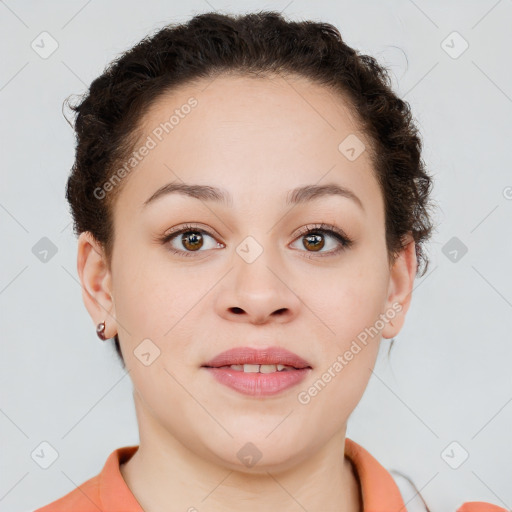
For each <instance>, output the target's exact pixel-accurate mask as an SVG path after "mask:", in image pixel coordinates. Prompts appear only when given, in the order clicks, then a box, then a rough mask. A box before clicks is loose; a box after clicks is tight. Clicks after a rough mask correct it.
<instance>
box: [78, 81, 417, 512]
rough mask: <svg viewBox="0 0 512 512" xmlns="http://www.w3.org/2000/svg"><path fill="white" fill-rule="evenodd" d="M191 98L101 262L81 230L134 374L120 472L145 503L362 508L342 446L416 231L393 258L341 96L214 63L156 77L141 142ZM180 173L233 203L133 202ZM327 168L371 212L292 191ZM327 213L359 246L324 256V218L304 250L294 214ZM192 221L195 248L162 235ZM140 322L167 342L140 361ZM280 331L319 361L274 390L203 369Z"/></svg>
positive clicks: (132, 194) (97, 316) (126, 201)
mask: <svg viewBox="0 0 512 512" xmlns="http://www.w3.org/2000/svg"><path fill="white" fill-rule="evenodd" d="M191 96H194V97H195V98H196V99H197V100H198V106H197V107H196V108H195V109H193V110H192V112H191V113H190V114H189V115H188V116H185V117H184V119H182V120H180V123H179V125H177V126H176V127H175V128H174V129H173V131H172V132H170V133H169V134H167V135H166V136H165V137H164V138H163V140H162V141H161V142H159V143H158V145H157V147H155V148H154V149H152V150H151V151H150V152H149V154H148V155H147V156H146V157H145V158H144V160H143V161H142V162H141V163H139V164H138V165H137V167H136V168H135V169H134V170H133V171H132V172H131V173H130V175H129V176H127V177H125V178H124V182H123V183H122V190H121V193H120V195H119V197H118V199H117V201H116V203H115V207H114V226H115V242H114V250H113V255H112V261H111V266H110V267H109V265H108V262H107V261H106V259H105V255H104V252H103V250H102V247H101V245H100V244H98V243H97V242H96V241H95V240H94V238H93V237H92V236H91V235H90V233H87V232H86V233H82V235H81V236H80V237H79V242H78V272H79V276H80V280H81V283H82V286H83V298H84V303H85V305H86V307H87V309H88V311H89V313H90V315H91V318H92V319H93V321H94V324H95V325H96V324H97V323H99V322H101V321H103V320H105V321H106V325H107V328H106V335H107V337H113V336H114V335H115V333H116V332H118V333H119V337H120V343H121V347H122V351H123V354H124V358H125V361H126V366H127V369H128V370H129V371H130V377H131V379H132V382H133V388H134V391H133V396H134V402H135V408H136V413H137V420H138V425H139V432H140V444H139V450H138V451H137V452H136V454H135V455H134V456H133V457H132V459H131V460H130V461H129V462H128V463H126V464H125V465H122V466H121V473H122V475H123V477H124V479H125V481H126V482H127V484H128V486H129V488H130V489H131V490H132V492H133V494H134V495H135V497H136V498H137V500H138V501H139V502H140V504H141V505H142V507H143V508H144V510H145V511H146V512H160V511H164V510H165V511H168V510H184V511H185V510H189V509H190V507H196V508H197V510H200V511H201V512H206V511H221V510H222V511H226V510H233V511H234V510H236V511H237V512H245V511H251V512H254V511H257V510H258V511H260V510H267V509H268V510H274V509H278V510H280V511H283V512H292V511H293V512H295V511H302V510H304V509H303V507H304V508H305V509H307V510H308V511H310V512H325V511H329V510H333V511H334V510H336V511H339V510H345V511H350V512H355V511H360V510H362V504H361V501H360V500H361V497H360V495H359V486H358V482H357V478H356V475H355V473H354V468H353V467H352V465H351V463H350V462H349V460H348V459H347V458H346V457H345V458H344V457H342V456H340V454H341V453H343V448H344V443H345V435H346V426H347V420H348V418H349V416H350V414H351V413H352V411H353V410H354V409H355V407H356V405H357V404H358V402H359V401H360V399H361V397H362V395H363V393H364V391H365V388H366V386H367V384H368V381H369V378H370V376H371V370H372V369H373V367H374V364H375V360H376V357H377V354H378V350H379V345H380V341H381V338H385V339H390V338H392V337H394V336H396V335H397V334H398V333H399V331H400V330H401V328H402V326H403V323H404V320H405V315H406V312H407V310H408V308H409V304H410V299H411V291H412V287H413V282H414V278H415V273H416V265H417V262H416V256H415V250H414V241H412V239H410V241H409V243H408V245H407V246H406V248H405V249H403V250H402V252H401V253H400V254H399V256H398V258H397V259H396V260H395V262H394V264H393V265H392V266H391V267H390V265H389V262H388V259H387V253H386V243H385V230H384V203H383V198H382V195H381V192H380V189H379V187H378V184H377V181H376V179H375V177H374V174H373V170H372V165H371V162H370V156H369V152H368V151H364V152H363V153H362V154H361V155H360V156H359V157H358V158H357V159H356V160H354V161H350V160H348V159H347V158H346V157H345V156H344V155H343V154H342V153H341V152H340V151H339V150H338V145H339V144H340V142H341V141H343V140H344V139H345V137H347V136H348V135H350V134H356V135H357V137H359V139H360V140H362V141H363V142H364V143H365V145H366V147H367V148H368V147H369V143H368V140H367V139H366V138H365V136H364V134H363V133H361V132H360V131H359V128H358V126H357V125H356V124H355V121H354V116H353V115H351V113H350V111H349V110H348V107H347V104H346V103H345V102H344V100H343V99H342V98H341V96H338V95H334V94H333V93H332V92H330V91H328V90H327V89H326V88H325V87H323V86H319V85H316V84H312V83H310V82H308V81H306V80H304V79H301V78H297V77H295V78H293V79H292V78H291V77H287V78H286V79H285V78H282V77H281V78H277V77H274V78H269V77H267V78H258V79H255V78H243V77H235V76H220V77H217V78H216V79H215V80H213V81H212V82H211V83H210V81H203V82H197V83H195V84H188V85H187V86H183V87H181V88H179V89H177V90H174V91H173V92H172V93H166V95H165V96H164V97H162V98H160V99H159V101H158V102H157V103H155V104H154V105H153V106H152V108H151V109H150V110H148V112H147V114H146V115H145V117H144V122H143V128H144V130H143V133H142V136H141V140H142V141H143V140H146V137H147V135H148V134H151V131H152V130H153V129H154V128H155V127H157V126H158V125H159V123H161V122H163V121H165V120H166V119H168V118H169V115H170V114H169V113H170V112H172V111H173V110H174V109H175V108H179V107H180V106H181V105H183V104H185V103H186V102H187V100H188V99H189V98H190V97H191ZM173 181H175V182H186V183H189V184H201V185H211V186H217V187H222V188H224V189H226V190H228V191H229V192H230V193H231V194H232V196H233V204H232V206H231V207H228V206H225V205H221V204H220V203H219V204H217V203H215V202H211V201H202V200H199V199H195V198H191V197H186V196H182V195H177V194H169V195H166V196H163V197H161V198H160V199H158V200H157V201H155V202H154V203H153V204H151V205H149V206H148V207H147V208H143V206H142V205H143V203H144V201H145V200H146V199H147V198H148V197H150V196H151V195H152V194H153V193H154V192H155V191H156V190H157V189H158V188H159V187H161V186H162V185H165V184H167V183H169V182H173ZM326 183H336V184H338V185H340V186H344V187H347V188H349V189H351V190H352V191H353V192H354V193H355V194H356V195H357V196H358V197H359V198H360V200H361V202H362V204H363V206H364V211H363V210H362V209H360V208H359V207H358V206H357V204H356V202H354V201H352V200H350V199H348V198H344V197H336V196H325V197H322V198H321V199H318V200H316V201H312V202H309V203H304V204H300V205H296V206H295V207H293V208H292V207H291V206H289V205H286V204H285V200H286V195H287V192H288V191H289V190H290V189H292V188H295V187H297V186H302V185H306V184H319V185H322V184H326ZM321 222H327V223H331V224H334V225H335V226H337V227H339V228H340V229H342V230H343V231H344V232H345V233H346V234H347V235H348V236H349V237H350V238H352V239H353V240H354V244H353V245H352V246H351V247H350V248H348V249H347V248H346V249H342V250H341V252H338V253H337V254H332V251H334V250H336V248H338V247H339V242H337V241H336V239H335V238H332V236H331V235H328V234H324V235H323V237H322V238H321V240H323V242H324V243H325V246H324V247H323V248H322V249H321V251H320V252H317V251H314V250H313V249H312V247H314V245H311V244H309V245H308V244H307V240H306V237H305V235H300V234H299V233H298V230H299V229H300V228H302V227H304V226H306V225H308V224H317V223H321ZM186 223H191V224H200V226H199V229H200V232H201V234H202V236H203V245H202V246H201V244H199V246H197V245H196V246H194V245H190V244H189V245H187V244H186V243H185V245H184V244H183V243H182V236H181V235H178V236H177V237H176V238H175V239H174V241H172V242H171V241H169V242H167V244H163V243H160V242H157V241H155V239H157V238H158V237H162V236H163V235H164V234H165V233H166V232H167V231H169V229H170V228H173V227H176V228H178V229H179V228H180V227H183V225H184V224H186ZM205 231H207V232H208V234H206V233H205ZM247 236H252V237H253V238H254V239H255V240H256V241H257V242H258V243H259V244H260V246H261V247H262V248H263V252H262V254H261V255H260V256H259V257H258V258H257V259H256V260H255V261H254V262H253V263H250V264H249V263H247V262H246V261H245V260H244V259H242V258H241V257H240V256H239V255H238V254H237V252H236V248H237V246H238V245H239V244H240V243H241V242H242V241H243V240H244V239H245V237H247ZM217 242H220V243H221V244H222V246H221V247H219V246H218V245H217ZM304 242H306V245H305V246H304ZM171 244H172V246H173V247H174V248H175V249H181V250H182V251H187V250H188V252H189V254H191V256H190V257H186V256H179V255H176V254H173V253H172V252H170V250H169V247H170V245H171ZM191 247H192V249H191ZM193 247H200V248H199V249H198V250H196V251H195V252H194V250H193ZM329 252H331V254H332V255H330V256H329V255H327V254H328V253H329ZM321 253H323V254H325V256H324V257H322V255H321ZM307 256H310V257H311V258H308V257H307ZM393 304H401V305H402V309H401V311H399V312H398V313H396V315H395V316H394V318H393V319H392V321H391V322H386V323H385V326H384V327H383V328H382V329H381V330H380V331H379V334H378V335H377V336H374V337H373V338H371V339H370V340H369V341H368V343H367V344H366V345H361V346H363V347H364V348H363V349H362V350H361V351H359V352H358V353H357V355H355V356H354V357H353V359H352V360H351V361H350V362H349V363H348V364H347V365H346V366H345V367H344V368H343V370H342V371H341V372H339V373H338V374H337V375H336V377H335V378H333V379H332V380H331V381H330V382H329V383H328V384H327V385H326V386H325V388H324V389H322V390H321V392H319V393H318V394H317V395H316V396H315V397H314V398H312V399H311V401H310V402H309V403H308V404H301V403H300V402H299V401H298V400H297V394H298V392H300V391H302V390H307V389H308V388H309V387H310V386H311V385H312V384H313V382H315V381H316V380H317V379H318V378H320V377H321V375H322V374H323V373H324V372H325V371H326V370H327V369H328V368H329V367H330V366H331V365H332V364H333V363H334V362H335V361H336V358H337V356H338V355H340V354H343V353H344V352H345V351H346V350H348V349H349V347H350V346H351V343H352V342H353V341H354V340H356V339H357V336H358V334H359V333H361V332H362V331H364V329H365V328H368V327H370V326H373V325H374V324H375V322H376V320H377V319H378V318H379V315H381V314H386V312H387V311H389V310H390V309H391V308H392V306H393ZM235 308H238V309H235ZM146 338H149V339H150V340H152V342H153V343H154V344H155V345H156V346H158V348H159V349H160V356H159V357H158V358H157V359H156V360H155V361H154V362H153V363H152V364H150V365H149V366H145V365H144V364H142V363H141V362H140V361H139V359H138V358H137V357H136V356H135V355H134V350H135V349H136V348H137V347H138V345H139V344H140V343H141V341H142V340H144V339H146ZM273 345H277V346H281V347H285V348H287V349H289V350H291V351H293V352H295V353H296V354H298V355H299V356H301V357H303V358H304V359H306V360H307V361H308V362H309V363H310V364H311V366H312V367H313V370H312V371H311V372H310V374H309V375H308V377H307V379H306V380H305V381H304V382H302V383H301V384H299V385H298V386H295V387H293V388H290V389H288V390H286V391H284V392H281V393H280V394H278V395H275V396H272V397H266V398H254V397H249V396H246V395H242V394H240V393H238V392H236V391H234V390H232V389H230V388H228V387H225V386H223V385H222V384H219V383H217V382H216V381H215V380H214V379H213V378H212V376H211V375H210V374H209V373H208V372H207V371H206V370H205V369H204V368H201V365H202V364H204V363H205V362H207V361H208V360H209V359H211V358H213V357H214V356H215V355H217V354H218V353H220V352H222V351H224V350H226V349H229V348H232V347H235V346H251V347H255V348H265V347H269V346H273ZM249 441H250V442H252V443H253V444H254V445H256V447H257V448H258V449H259V451H260V452H261V453H262V458H261V459H260V460H259V461H258V463H257V464H256V465H255V466H253V467H252V468H249V467H246V466H245V465H244V464H243V463H242V462H241V461H240V460H239V459H238V457H237V452H238V450H239V449H240V448H242V447H243V446H244V445H245V444H246V443H247V442H249ZM205 498H206V499H205ZM203 500H204V501H203ZM190 510H194V509H190Z"/></svg>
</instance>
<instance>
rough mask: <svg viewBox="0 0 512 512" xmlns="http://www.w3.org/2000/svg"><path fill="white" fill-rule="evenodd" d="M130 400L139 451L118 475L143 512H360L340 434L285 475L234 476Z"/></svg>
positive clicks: (356, 486)
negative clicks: (183, 441)
mask: <svg viewBox="0 0 512 512" xmlns="http://www.w3.org/2000/svg"><path fill="white" fill-rule="evenodd" d="M134 396H135V403H136V409H137V418H138V421H139V430H140V443H139V449H138V450H137V452H136V453H135V454H134V455H133V457H132V458H131V459H130V460H129V461H128V462H127V463H126V464H123V465H121V467H120V470H121V474H122V476H123V478H124V480H125V482H126V484H127V485H128V487H129V488H130V490H131V492H132V493H133V494H134V496H135V498H136V499H137V501H138V502H139V503H140V505H141V506H142V508H143V509H144V511H145V512H164V511H165V512H167V511H168V510H184V511H189V510H190V511H195V510H209V511H211V512H217V511H219V512H220V511H224V512H225V511H229V510H233V511H235V510H236V512H255V511H260V510H266V509H268V510H272V509H278V510H280V512H295V511H297V510H300V509H302V510H308V512H324V511H325V510H339V511H344V512H362V510H363V508H362V500H361V495H360V486H359V482H358V478H357V476H356V474H355V471H354V468H353V466H352V463H351V462H350V461H349V459H347V458H346V457H344V456H343V453H344V445H345V432H346V430H345V429H344V430H343V431H342V432H338V433H337V434H336V435H335V436H333V437H332V438H331V439H330V440H329V442H328V443H327V444H325V445H324V446H321V447H319V448H317V450H316V451H315V452H312V453H310V454H309V456H308V457H307V458H306V459H305V460H303V461H302V462H301V463H298V464H295V465H293V466H289V467H287V469H284V470H282V469H276V468H265V469H264V470H263V471H262V470H261V469H260V471H259V472H258V473H254V472H247V471H243V470H240V471H238V470H236V469H232V468H230V467H227V466H223V465H222V464H219V462H218V461H217V459H215V458H213V457H212V459H211V460H207V459H206V458H205V457H202V456H199V455H197V454H196V453H195V452H194V451H193V450H191V449H189V448H188V447H187V446H184V445H183V444H182V443H180V442H179V441H178V440H177V439H176V437H174V436H172V435H171V433H170V432H168V431H167V430H165V429H163V428H162V427H161V426H160V425H159V424H158V423H157V422H156V420H155V419H154V418H153V417H152V416H151V415H150V414H148V413H147V411H143V410H142V405H141V404H140V403H138V399H137V394H136V393H135V394H134Z"/></svg>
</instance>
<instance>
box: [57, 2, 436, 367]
mask: <svg viewBox="0 0 512 512" xmlns="http://www.w3.org/2000/svg"><path fill="white" fill-rule="evenodd" d="M272 73H279V74H281V75H282V76H285V75H295V76H300V77H305V78H307V79H309V80H310V81H312V82H314V83H317V84H320V85H323V86H325V87H327V88H329V90H331V91H335V92H336V93H337V94H338V95H341V96H342V97H343V98H344V99H345V100H346V101H347V102H348V104H349V107H350V109H351V112H353V113H354V115H355V118H356V119H357V120H358V122H359V123H360V126H361V128H362V131H363V132H364V133H365V134H366V135H367V137H368V140H369V141H370V148H369V154H370V155H371V161H372V164H373V170H374V173H375V176H376V178H377V181H378V183H379V186H380V190H381V191H382V196H383V199H384V206H385V229H386V246H387V251H388V259H389V261H391V262H392V261H394V258H395V257H396V256H397V255H398V253H399V251H400V250H401V249H403V248H404V246H405V237H406V236H407V235H411V234H412V238H413V239H414V241H415V244H416V257H417V260H418V267H417V269H416V273H417V274H418V273H420V274H421V275H423V274H424V273H425V272H426V270H427V268H428V258H427V257H426V256H425V254H424V247H423V244H424V242H425V241H426V240H427V239H428V238H429V237H430V235H431V231H432V229H433V225H432V222H431V218H430V215H429V209H430V204H429V195H430V192H431V188H432V181H431V178H430V176H429V175H428V174H427V172H426V170H425V165H424V162H423V160H422V158H421V149H422V143H421V140H420V137H419V135H418V130H417V128H416V126H415V124H414V121H413V119H412V115H411V111H410V107H409V105H408V103H407V102H405V101H403V100H401V99H400V98H398V97H397V96H396V95H395V94H394V92H393V91H392V88H391V81H390V78H389V74H388V71H387V69H386V68H384V67H382V66H381V65H379V64H378V62H377V61H376V59H375V58H373V57H371V56H369V55H363V54H360V53H358V52H357V51H356V50H354V49H353V48H351V47H350V46H348V45H347V44H346V43H345V42H344V41H343V39H342V37H341V35H340V32H339V31H338V29H337V28H336V27H334V26H333V25H331V24H328V23H321V22H313V21H300V22H295V21H287V20H285V19H284V18H283V17H282V15H281V14H279V13H278V12H273V11H260V12H257V13H251V14H246V15H238V16H236V15H225V14H219V13H214V12H210V13H203V14H199V15H196V16H194V17H193V18H191V19H190V20H189V21H188V22H187V23H183V24H169V25H167V26H165V27H163V28H161V29H160V30H158V31H157V32H156V33H155V34H153V35H148V36H146V37H145V38H143V39H142V40H141V41H140V42H138V43H137V44H136V45H135V46H133V47H132V48H131V49H129V50H128V51H126V52H124V53H123V54H121V55H120V56H119V57H118V58H117V59H115V60H113V61H112V62H111V63H110V64H109V65H108V66H107V67H106V69H105V70H104V72H103V74H102V75H101V76H99V77H98V78H96V79H95V80H94V81H93V82H92V83H91V85H90V87H89V90H88V91H87V92H86V93H85V94H84V95H83V96H82V97H81V102H80V103H79V104H77V105H74V106H70V108H71V110H72V111H73V112H74V113H75V125H74V128H75V131H76V137H77V144H76V157H75V162H74V164H73V168H72V172H71V174H70V176H69V178H68V181H67V188H66V199H67V200H68V201H69V204H70V206H71V210H72V215H73V219H74V228H73V229H74V232H75V234H76V235H79V234H80V233H82V232H83V231H89V232H90V233H91V234H92V235H93V236H94V237H95V239H96V240H97V241H98V242H99V243H101V244H102V247H103V248H104V251H105V255H106V258H107V263H108V265H109V267H110V262H111V255H112V246H113V232H114V231H113V213H112V212H113V204H114V202H115V199H116V197H117V196H118V195H119V193H120V191H121V190H122V183H120V185H119V186H116V187H113V188H112V190H111V191H109V193H108V194H106V196H105V197H98V195H97V194H96V193H95V191H96V190H98V187H100V186H101V185H102V184H104V183H106V182H107V181H108V180H109V179H111V176H113V173H114V172H115V170H116V168H118V167H119V166H120V165H121V163H122V162H124V161H126V160H127V156H128V155H130V153H131V152H133V149H134V147H135V143H136V142H137V140H138V139H139V137H140V135H141V132H140V130H141V126H142V119H143V117H144V114H145V112H147V110H148V108H149V107H150V106H151V105H152V104H154V103H155V102H156V101H157V100H158V99H159V98H160V97H161V96H163V95H165V93H166V92H168V91H170V90H172V89H174V88H176V87H178V86H181V85H186V84H190V83H193V82H194V81H198V80H201V79H213V78H215V77H216V76H219V75H222V74H238V75H243V76H253V77H265V76H269V75H270V74H272ZM422 266H423V267H424V268H423V269H421V267H422ZM393 342H394V339H393V340H392V342H391V344H390V350H391V346H392V344H393ZM115 345H116V350H117V353H118V355H119V357H120V359H121V363H122V364H123V366H124V360H123V356H122V353H121V349H120V345H119V339H118V335H117V334H116V336H115Z"/></svg>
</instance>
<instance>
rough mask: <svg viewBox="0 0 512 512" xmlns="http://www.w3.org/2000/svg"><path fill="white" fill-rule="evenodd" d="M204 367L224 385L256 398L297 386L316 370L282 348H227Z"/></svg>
mask: <svg viewBox="0 0 512 512" xmlns="http://www.w3.org/2000/svg"><path fill="white" fill-rule="evenodd" d="M202 368H205V369H206V370H208V372H209V373H210V374H211V375H212V377H213V378H214V379H215V380H216V381H217V382H219V383H220V384H223V385H224V386H227V387H229V388H231V389H233V390H235V391H237V392H238V393H241V394H244V395H248V396H252V397H264V396H270V395H277V394H279V393H281V392H282V391H284V390H286V389H289V388H292V387H294V386H297V385H298V384H299V383H300V382H302V381H303V380H304V379H305V378H306V377H307V375H308V374H309V373H310V371H312V369H313V367H312V366H311V365H310V364H309V363H308V361H306V360H305V359H303V358H301V357H300V356H298V355H297V354H294V353H293V352H290V351H288V350H286V349H283V348H280V347H271V348H268V349H263V350H261V349H260V350H256V349H253V348H251V347H242V348H236V349H231V350H227V351H225V352H222V353H221V354H219V355H218V356H216V357H215V358H213V359H212V360H211V361H208V362H207V363H205V364H203V365H202Z"/></svg>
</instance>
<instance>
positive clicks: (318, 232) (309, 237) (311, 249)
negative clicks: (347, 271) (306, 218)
mask: <svg viewBox="0 0 512 512" xmlns="http://www.w3.org/2000/svg"><path fill="white" fill-rule="evenodd" d="M300 238H302V246H303V247H304V248H305V249H307V250H306V253H318V256H319V257H323V256H336V255H337V254H339V253H340V252H341V251H344V250H346V249H349V248H350V247H351V246H352V244H353V243H354V242H353V241H352V240H351V239H350V238H348V237H347V236H346V235H345V234H344V233H343V232H342V231H341V230H340V229H339V228H337V227H335V226H331V225H330V224H325V223H321V224H317V225H312V226H311V225H308V226H305V227H304V228H303V229H302V230H301V232H300V234H299V239H300ZM329 239H330V240H332V241H334V243H332V242H331V248H330V250H329V247H328V250H326V251H324V250H323V249H324V247H325V246H326V240H329ZM327 246H329V243H327ZM336 246H337V247H336ZM305 256H307V257H308V258H310V257H311V256H308V255H307V254H306V255H305Z"/></svg>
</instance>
